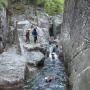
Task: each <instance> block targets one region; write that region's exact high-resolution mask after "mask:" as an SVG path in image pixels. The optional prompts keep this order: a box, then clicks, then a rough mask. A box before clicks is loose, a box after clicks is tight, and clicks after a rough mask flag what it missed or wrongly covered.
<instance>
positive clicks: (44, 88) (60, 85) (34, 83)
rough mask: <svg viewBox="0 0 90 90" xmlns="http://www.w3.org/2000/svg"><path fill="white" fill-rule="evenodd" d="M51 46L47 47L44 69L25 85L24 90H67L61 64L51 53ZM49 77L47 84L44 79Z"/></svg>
mask: <svg viewBox="0 0 90 90" xmlns="http://www.w3.org/2000/svg"><path fill="white" fill-rule="evenodd" d="M52 49H53V45H49V57H47V58H46V59H45V63H44V67H43V68H42V69H41V70H40V72H39V73H38V74H36V75H35V77H33V78H32V80H28V81H27V82H26V83H25V86H24V90H67V85H66V83H67V76H66V73H65V68H64V65H63V63H62V62H61V61H60V60H59V59H58V56H57V54H56V53H53V56H52ZM48 77H51V80H50V81H49V82H48V81H46V79H47V78H48Z"/></svg>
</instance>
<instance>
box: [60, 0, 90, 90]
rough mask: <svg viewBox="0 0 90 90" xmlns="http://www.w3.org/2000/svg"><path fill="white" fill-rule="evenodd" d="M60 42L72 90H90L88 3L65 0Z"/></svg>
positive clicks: (89, 6)
mask: <svg viewBox="0 0 90 90" xmlns="http://www.w3.org/2000/svg"><path fill="white" fill-rule="evenodd" d="M61 40H62V45H63V52H64V57H65V62H66V63H68V66H69V72H70V71H71V73H70V81H71V84H72V89H73V90H90V1H89V0H66V1H65V13H64V22H63V24H62V32H61Z"/></svg>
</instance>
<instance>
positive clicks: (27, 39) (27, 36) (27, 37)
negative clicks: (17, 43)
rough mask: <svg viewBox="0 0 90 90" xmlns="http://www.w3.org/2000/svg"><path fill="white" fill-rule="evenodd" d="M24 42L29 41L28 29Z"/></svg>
mask: <svg viewBox="0 0 90 90" xmlns="http://www.w3.org/2000/svg"><path fill="white" fill-rule="evenodd" d="M26 42H30V38H29V30H28V31H27V32H26Z"/></svg>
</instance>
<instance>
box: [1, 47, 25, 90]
mask: <svg viewBox="0 0 90 90" xmlns="http://www.w3.org/2000/svg"><path fill="white" fill-rule="evenodd" d="M24 69H25V58H24V57H22V56H20V55H17V54H16V50H15V48H10V49H9V50H7V51H6V52H4V53H2V54H1V55H0V90H4V89H3V88H5V87H6V86H7V90H9V89H8V87H9V88H12V87H13V86H16V87H17V86H19V85H21V84H23V80H24ZM14 88H15V87H14ZM18 88H19V87H17V89H18ZM17 89H15V90H17ZM10 90H11V89H10ZM12 90H13V89H12Z"/></svg>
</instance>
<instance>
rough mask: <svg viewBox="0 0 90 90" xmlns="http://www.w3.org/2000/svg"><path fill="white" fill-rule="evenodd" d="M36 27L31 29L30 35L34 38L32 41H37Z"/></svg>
mask: <svg viewBox="0 0 90 90" xmlns="http://www.w3.org/2000/svg"><path fill="white" fill-rule="evenodd" d="M36 29H37V28H34V29H33V31H32V35H33V38H34V43H36V41H37V35H38V33H37V30H36Z"/></svg>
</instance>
